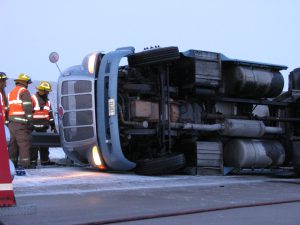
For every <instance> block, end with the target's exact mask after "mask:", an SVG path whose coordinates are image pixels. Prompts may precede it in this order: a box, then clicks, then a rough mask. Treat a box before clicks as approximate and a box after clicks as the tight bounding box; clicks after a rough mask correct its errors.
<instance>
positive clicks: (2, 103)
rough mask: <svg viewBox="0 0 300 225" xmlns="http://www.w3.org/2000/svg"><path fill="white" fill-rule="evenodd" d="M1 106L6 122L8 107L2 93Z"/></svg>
mask: <svg viewBox="0 0 300 225" xmlns="http://www.w3.org/2000/svg"><path fill="white" fill-rule="evenodd" d="M0 104H1V106H2V115H3V119H4V121H5V120H6V105H5V101H4V98H3V96H2V93H1V92H0Z"/></svg>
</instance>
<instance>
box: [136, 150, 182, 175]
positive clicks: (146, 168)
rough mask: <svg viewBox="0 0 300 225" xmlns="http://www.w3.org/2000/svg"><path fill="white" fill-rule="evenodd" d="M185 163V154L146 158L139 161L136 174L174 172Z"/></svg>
mask: <svg viewBox="0 0 300 225" xmlns="http://www.w3.org/2000/svg"><path fill="white" fill-rule="evenodd" d="M184 165H185V157H184V154H171V155H166V156H163V157H160V158H155V159H145V160H140V161H138V162H137V166H136V168H135V173H136V174H141V175H159V174H166V173H172V172H174V171H176V170H178V169H180V168H182V167H183V166H184Z"/></svg>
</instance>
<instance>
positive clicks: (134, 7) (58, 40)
mask: <svg viewBox="0 0 300 225" xmlns="http://www.w3.org/2000/svg"><path fill="white" fill-rule="evenodd" d="M299 12H300V1H298V0H282V1H279V0H251V1H250V0H244V1H241V0H226V1H225V0H209V1H204V0H203V1H202V0H185V1H183V0H151V1H149V0H144V1H143V0H127V1H122V0H109V1H103V0H51V1H49V0H42V1H41V0H26V1H24V0H0V15H1V20H0V28H1V35H0V46H1V47H0V49H1V54H0V71H4V72H6V73H7V74H8V75H9V76H10V77H11V78H15V77H17V76H18V74H19V73H20V72H25V73H28V74H29V75H30V76H31V77H32V79H33V80H41V79H45V80H50V81H56V80H57V78H58V76H59V73H58V70H57V68H56V66H55V65H53V64H51V63H50V62H49V61H48V55H49V53H50V52H52V51H57V52H58V53H59V54H60V61H59V63H58V64H59V66H60V67H61V69H62V70H64V69H65V68H67V67H69V66H72V65H77V64H80V63H81V62H82V59H83V58H84V56H85V55H87V54H88V53H90V52H94V51H104V52H109V51H111V50H114V49H116V48H118V47H124V46H133V47H135V49H136V51H141V50H143V48H144V47H147V46H154V45H160V46H161V47H166V46H178V47H179V49H180V51H185V50H188V49H197V50H207V51H216V52H221V53H223V54H225V55H226V56H228V57H230V58H238V59H244V60H252V61H260V62H267V63H274V64H282V65H286V66H288V67H289V68H288V70H287V71H283V75H284V76H285V78H287V76H288V74H289V72H290V71H291V70H293V69H294V68H296V67H300V58H299V53H300V40H299V37H300V35H299V32H300V19H299ZM286 87H287V86H286Z"/></svg>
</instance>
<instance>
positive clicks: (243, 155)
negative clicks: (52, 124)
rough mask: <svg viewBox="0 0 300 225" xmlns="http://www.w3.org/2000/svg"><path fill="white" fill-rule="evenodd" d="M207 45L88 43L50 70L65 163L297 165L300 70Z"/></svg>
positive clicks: (221, 167) (120, 167)
mask: <svg viewBox="0 0 300 225" xmlns="http://www.w3.org/2000/svg"><path fill="white" fill-rule="evenodd" d="M285 69H287V67H286V66H283V65H275V64H268V63H261V62H252V61H246V60H237V59H231V58H228V57H226V56H225V55H224V54H221V53H217V52H209V51H201V50H193V49H191V50H187V51H184V52H180V51H179V49H178V47H176V46H171V47H163V48H161V47H158V46H156V47H153V48H152V47H151V48H149V49H146V50H144V51H141V52H135V49H134V48H133V47H123V48H118V49H116V50H115V51H111V52H108V53H106V54H104V53H102V52H93V53H91V54H88V55H87V56H86V57H84V59H83V61H82V63H81V64H80V65H76V66H72V67H69V68H67V69H65V70H64V71H63V72H62V73H61V75H60V77H59V79H58V88H57V90H58V93H57V98H58V100H57V104H58V124H59V133H60V138H61V144H62V147H63V150H64V152H65V153H66V155H67V156H68V157H69V158H70V159H71V160H73V161H74V162H75V163H77V164H80V165H90V166H92V167H94V168H96V169H99V170H108V171H135V172H136V173H137V174H144V175H155V174H165V173H173V172H176V171H191V173H197V174H202V173H220V174H225V173H228V172H229V171H232V170H246V169H250V170H262V169H263V170H266V169H270V170H273V169H274V170H276V169H280V168H290V167H291V168H294V169H295V171H296V172H297V173H299V172H300V129H299V124H300V116H299V115H300V105H299V98H300V69H295V70H293V71H292V72H291V73H290V75H289V81H288V82H289V87H288V91H285V92H283V88H284V82H285V81H284V78H283V75H282V74H281V71H282V70H285Z"/></svg>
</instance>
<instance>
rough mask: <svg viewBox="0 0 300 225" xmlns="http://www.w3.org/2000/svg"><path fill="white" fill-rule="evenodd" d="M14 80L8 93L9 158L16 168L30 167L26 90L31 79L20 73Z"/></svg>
mask: <svg viewBox="0 0 300 225" xmlns="http://www.w3.org/2000/svg"><path fill="white" fill-rule="evenodd" d="M14 81H15V84H16V86H15V88H14V89H12V91H11V92H10V93H9V94H8V97H7V99H8V104H9V114H8V120H9V123H8V128H9V131H10V142H9V145H8V152H9V158H10V159H11V160H12V162H13V163H14V165H15V167H16V168H17V169H18V168H19V169H20V170H21V169H23V168H31V167H30V149H31V145H32V102H31V96H30V93H29V91H28V90H27V88H28V85H29V84H30V83H32V82H31V79H30V77H29V76H28V75H26V74H24V73H21V74H20V75H19V76H18V78H17V79H15V80H14Z"/></svg>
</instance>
